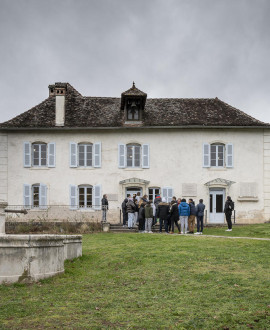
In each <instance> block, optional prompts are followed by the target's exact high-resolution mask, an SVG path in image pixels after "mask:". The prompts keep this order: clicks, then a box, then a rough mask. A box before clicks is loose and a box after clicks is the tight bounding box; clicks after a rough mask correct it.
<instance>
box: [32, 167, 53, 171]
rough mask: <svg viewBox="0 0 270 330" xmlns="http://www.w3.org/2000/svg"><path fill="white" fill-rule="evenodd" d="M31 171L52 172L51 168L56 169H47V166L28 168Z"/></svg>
mask: <svg viewBox="0 0 270 330" xmlns="http://www.w3.org/2000/svg"><path fill="white" fill-rule="evenodd" d="M28 168H29V169H30V170H31V171H35V170H38V171H41V170H50V169H51V168H54V167H47V166H44V167H28Z"/></svg>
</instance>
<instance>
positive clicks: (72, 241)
mask: <svg viewBox="0 0 270 330" xmlns="http://www.w3.org/2000/svg"><path fill="white" fill-rule="evenodd" d="M63 242H64V256H65V260H72V259H74V258H78V257H81V256H82V236H81V235H65V238H64V241H63Z"/></svg>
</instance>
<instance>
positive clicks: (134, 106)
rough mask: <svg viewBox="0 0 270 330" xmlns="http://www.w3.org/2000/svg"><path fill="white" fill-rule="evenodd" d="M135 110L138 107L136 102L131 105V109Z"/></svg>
mask: <svg viewBox="0 0 270 330" xmlns="http://www.w3.org/2000/svg"><path fill="white" fill-rule="evenodd" d="M134 108H137V105H136V103H135V101H133V102H132V104H131V109H134Z"/></svg>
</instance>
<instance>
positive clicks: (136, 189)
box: [126, 187, 142, 197]
mask: <svg viewBox="0 0 270 330" xmlns="http://www.w3.org/2000/svg"><path fill="white" fill-rule="evenodd" d="M138 192H139V193H140V196H141V197H142V188H140V187H128V188H126V197H127V195H128V194H130V195H131V196H133V195H134V194H136V195H137V193H138Z"/></svg>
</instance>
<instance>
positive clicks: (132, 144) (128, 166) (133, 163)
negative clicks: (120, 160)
mask: <svg viewBox="0 0 270 330" xmlns="http://www.w3.org/2000/svg"><path fill="white" fill-rule="evenodd" d="M130 147H131V148H132V149H131V150H132V166H130V165H128V158H127V157H128V148H130ZM135 147H140V154H139V161H140V165H137V166H136V165H135ZM136 160H138V159H136ZM126 167H127V168H141V167H142V146H141V144H138V143H129V144H127V145H126Z"/></svg>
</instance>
